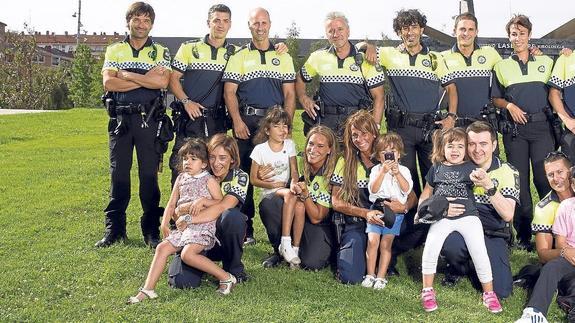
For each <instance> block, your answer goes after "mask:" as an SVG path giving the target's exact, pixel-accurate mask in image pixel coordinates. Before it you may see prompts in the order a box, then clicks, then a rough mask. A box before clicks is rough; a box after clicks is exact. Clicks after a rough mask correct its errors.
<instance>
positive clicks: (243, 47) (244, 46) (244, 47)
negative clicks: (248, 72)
mask: <svg viewBox="0 0 575 323" xmlns="http://www.w3.org/2000/svg"><path fill="white" fill-rule="evenodd" d="M249 46H250V44H249V43H248V44H244V45H243V46H241V47H240V48H238V49H236V52H235V54H237V53H239V52H241V51H242V50H244V49H246V48H248V47H249ZM235 54H234V55H235Z"/></svg>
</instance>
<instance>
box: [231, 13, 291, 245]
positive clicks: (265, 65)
mask: <svg viewBox="0 0 575 323" xmlns="http://www.w3.org/2000/svg"><path fill="white" fill-rule="evenodd" d="M248 26H249V28H250V32H251V34H252V40H251V42H250V43H249V44H248V45H246V46H244V47H242V49H240V50H239V51H238V52H237V53H236V54H234V55H233V56H232V57H230V60H229V63H228V65H227V67H226V70H225V71H224V76H223V78H222V81H223V82H225V84H224V99H225V102H226V106H227V108H228V112H229V114H230V116H231V118H232V122H233V131H234V136H235V137H236V138H237V139H238V146H239V149H240V160H241V168H242V169H243V170H244V171H246V172H249V170H250V167H251V159H250V158H249V156H250V154H251V152H252V150H253V147H254V145H253V143H252V136H254V135H255V134H256V132H257V129H258V123H259V120H260V119H261V118H262V117H263V116H264V115H265V114H266V112H267V111H268V109H269V108H272V107H275V106H282V107H283V108H284V109H285V110H286V111H287V112H288V114H289V116H290V119H292V120H293V114H294V110H295V89H294V81H295V71H294V67H293V61H292V58H291V56H290V55H289V54H286V53H284V54H281V55H280V54H278V53H277V52H275V51H274V45H273V44H272V42H271V41H270V39H269V31H270V27H271V20H270V16H269V13H268V11H267V10H265V9H263V8H256V9H253V10H252V11H250V15H249V21H248ZM242 211H243V213H244V214H246V215H247V216H248V227H247V232H246V235H247V237H248V238H250V239H252V240H253V220H252V219H253V217H254V201H253V186H252V185H250V186H249V190H248V194H247V197H246V203H245V204H244V207H243V209H242Z"/></svg>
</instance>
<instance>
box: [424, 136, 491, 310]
mask: <svg viewBox="0 0 575 323" xmlns="http://www.w3.org/2000/svg"><path fill="white" fill-rule="evenodd" d="M466 147H467V134H466V133H465V131H464V130H463V129H461V128H453V129H448V130H445V131H443V132H442V133H440V134H439V135H437V136H435V137H434V142H433V152H432V154H431V161H432V162H433V165H432V166H431V168H430V169H429V172H428V173H427V176H426V178H425V179H426V181H427V184H426V185H425V188H424V190H423V192H422V193H421V197H420V198H419V205H421V204H422V202H423V201H425V200H426V199H428V198H429V197H430V196H431V195H432V194H433V195H437V196H443V197H446V198H447V199H448V200H449V201H450V203H457V204H462V205H463V206H465V211H464V212H463V213H462V214H461V215H458V216H451V217H450V216H448V217H445V218H443V219H441V220H439V221H437V222H435V223H433V224H431V226H430V228H429V233H428V234H427V239H426V241H425V247H424V248H423V257H422V258H423V259H422V270H421V272H422V274H423V290H422V292H421V300H422V304H423V309H424V310H425V311H426V312H431V311H434V310H436V309H437V302H436V300H435V291H434V290H433V278H434V276H435V271H436V268H437V258H438V257H439V253H440V251H441V248H442V246H443V243H444V241H445V239H446V238H447V236H448V235H449V234H450V233H451V232H453V231H457V232H459V233H460V234H461V235H462V236H463V239H464V240H465V244H466V246H467V249H468V250H469V254H470V255H471V259H472V260H473V264H474V265H475V269H476V271H477V276H478V277H479V281H480V282H481V285H482V287H483V305H485V306H486V307H487V308H488V310H489V311H490V312H492V313H498V312H501V311H502V308H501V305H500V304H499V299H498V298H497V295H496V294H495V292H494V291H493V277H492V274H491V263H490V261H489V257H488V255H487V249H486V248H485V240H484V238H483V226H482V225H481V221H480V220H479V218H478V211H477V208H476V207H475V203H474V196H473V191H472V188H473V182H472V180H471V177H473V176H476V175H475V172H476V170H475V168H476V166H475V165H474V164H473V163H471V162H469V161H466V159H467V155H466Z"/></svg>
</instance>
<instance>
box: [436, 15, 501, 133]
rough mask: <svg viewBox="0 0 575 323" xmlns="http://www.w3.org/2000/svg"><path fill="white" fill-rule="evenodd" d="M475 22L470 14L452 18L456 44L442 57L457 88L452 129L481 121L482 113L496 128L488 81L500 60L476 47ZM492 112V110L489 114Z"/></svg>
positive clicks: (490, 49)
mask: <svg viewBox="0 0 575 323" xmlns="http://www.w3.org/2000/svg"><path fill="white" fill-rule="evenodd" d="M478 30H479V29H478V24H477V18H476V17H475V16H474V15H473V14H471V13H468V12H467V13H462V14H460V15H459V16H457V17H456V18H455V27H454V30H453V31H454V33H455V37H456V38H457V43H456V44H455V45H453V47H452V48H451V49H450V50H446V51H444V52H442V53H441V54H442V55H443V57H444V58H445V64H446V65H447V68H448V69H449V73H450V78H451V79H452V82H453V83H455V85H456V87H457V99H458V100H457V120H456V121H455V125H456V126H458V127H467V126H468V125H470V124H471V123H473V122H474V121H477V120H482V119H483V117H482V111H483V110H484V109H486V110H485V111H484V112H490V113H491V115H490V116H488V115H487V114H486V117H487V118H486V121H491V124H492V126H497V120H496V119H495V118H496V117H497V115H496V110H495V109H493V108H491V106H490V105H489V104H490V103H491V95H490V94H491V93H490V90H491V77H492V70H493V66H494V65H495V63H497V62H499V61H500V60H501V56H500V55H499V53H497V51H496V50H495V49H494V48H493V47H491V46H481V47H480V46H479V45H478V44H477V42H476V38H477V32H478ZM489 108H491V110H488V109H489ZM489 117H491V119H489Z"/></svg>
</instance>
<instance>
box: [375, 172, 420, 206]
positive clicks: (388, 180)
mask: <svg viewBox="0 0 575 323" xmlns="http://www.w3.org/2000/svg"><path fill="white" fill-rule="evenodd" d="M380 171H381V164H377V165H375V166H373V168H372V169H371V173H370V174H369V184H368V186H367V189H368V191H369V201H370V202H371V203H373V202H375V200H377V199H378V198H391V199H395V200H398V201H399V202H401V203H403V204H405V202H407V196H408V195H409V192H411V189H412V188H413V180H412V179H411V173H410V172H409V169H408V168H407V167H405V166H402V165H399V172H400V173H401V175H403V178H405V180H406V181H407V183H408V184H409V189H408V190H407V191H406V192H403V191H401V188H399V183H398V182H397V179H395V178H394V177H393V176H391V173H389V172H388V173H387V174H385V176H384V177H383V181H382V182H381V186H380V187H379V191H377V192H372V191H371V184H372V183H373V182H375V179H376V178H377V175H378V174H379V172H380Z"/></svg>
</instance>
